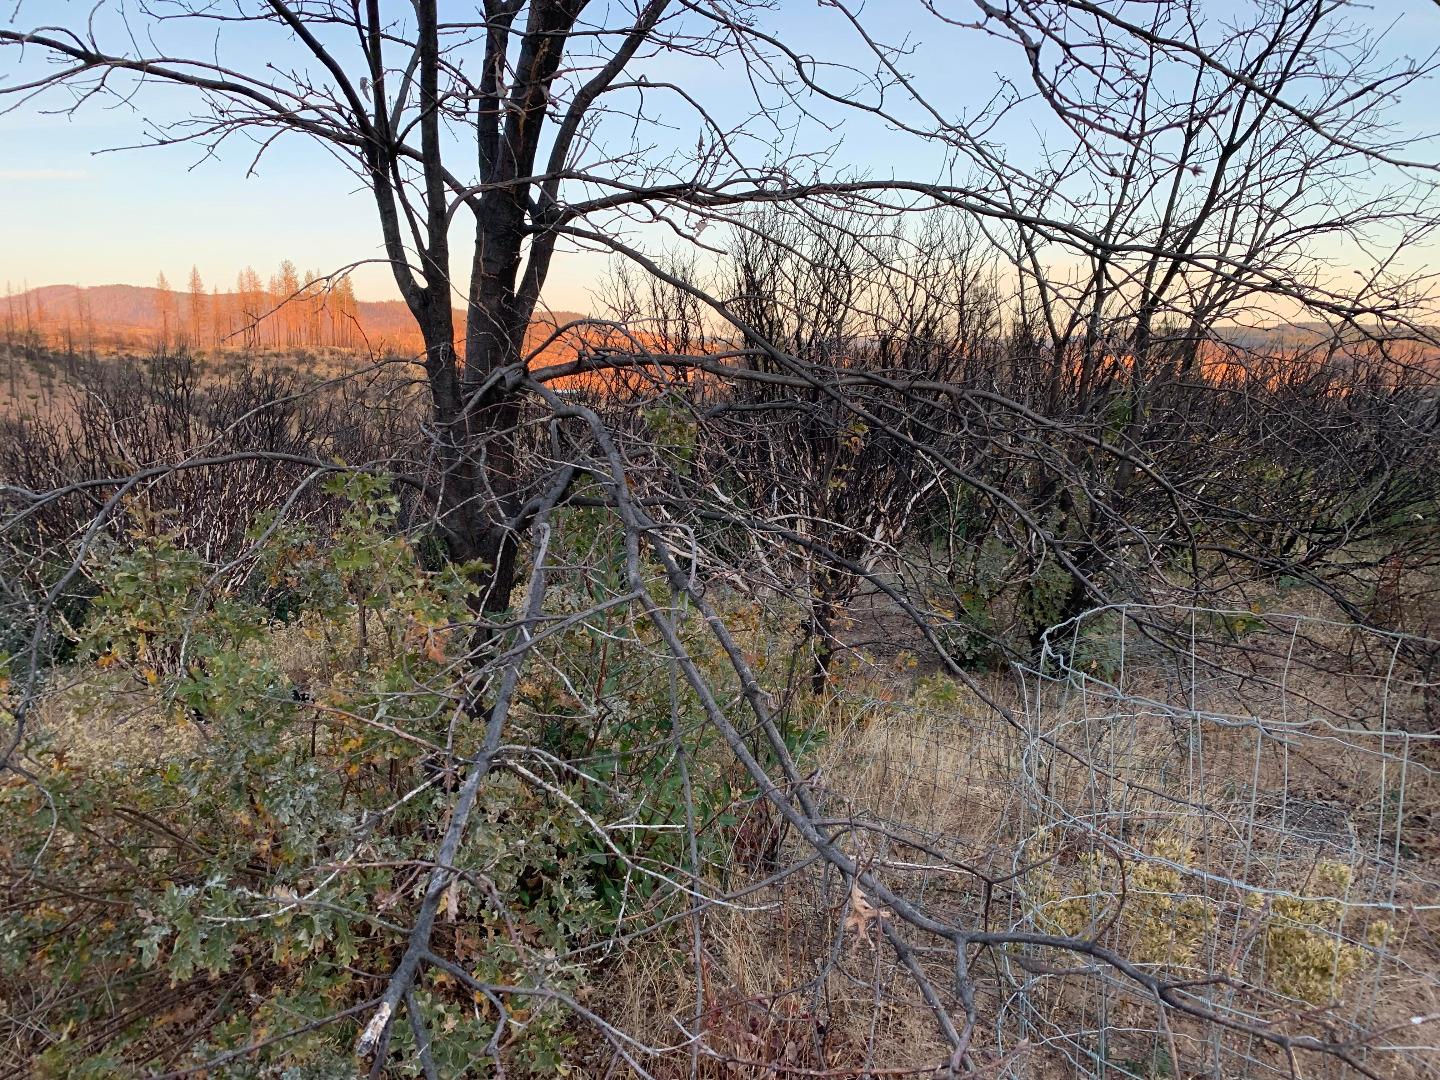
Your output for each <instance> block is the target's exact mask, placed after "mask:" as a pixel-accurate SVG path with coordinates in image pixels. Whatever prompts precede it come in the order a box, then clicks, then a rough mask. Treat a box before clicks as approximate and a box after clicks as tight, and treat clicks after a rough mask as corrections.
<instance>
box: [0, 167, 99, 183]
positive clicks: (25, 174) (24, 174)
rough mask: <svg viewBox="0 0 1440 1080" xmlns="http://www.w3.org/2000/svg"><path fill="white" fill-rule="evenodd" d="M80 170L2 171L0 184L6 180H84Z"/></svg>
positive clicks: (83, 174) (0, 171)
mask: <svg viewBox="0 0 1440 1080" xmlns="http://www.w3.org/2000/svg"><path fill="white" fill-rule="evenodd" d="M85 176H86V174H85V173H84V172H82V171H81V170H79V169H0V182H3V181H5V180H84V179H85Z"/></svg>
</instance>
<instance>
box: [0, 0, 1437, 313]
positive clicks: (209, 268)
mask: <svg viewBox="0 0 1440 1080" xmlns="http://www.w3.org/2000/svg"><path fill="white" fill-rule="evenodd" d="M10 2H11V0H6V2H5V3H4V4H3V8H4V9H8V8H9V7H10ZM1239 3H1240V0H1234V2H1232V0H1215V2H1213V3H1211V4H1209V5H1208V6H1207V10H1211V11H1213V12H1214V13H1215V14H1216V15H1222V14H1223V13H1224V11H1225V9H1226V8H1227V7H1228V8H1233V7H1235V6H1237V5H1238V4H1239ZM599 6H601V7H603V6H604V5H603V4H600V5H599ZM90 7H91V0H82V2H78V3H77V2H73V0H21V5H20V8H19V14H18V16H17V18H16V20H15V21H16V24H17V25H26V26H28V25H34V24H39V23H47V22H62V21H71V22H74V21H75V20H77V19H79V20H83V19H84V18H85V16H86V14H87V13H88V11H89V9H90ZM454 7H455V8H456V9H457V10H458V9H462V8H466V7H473V4H461V3H458V2H457V3H456V4H455V5H454ZM8 15H9V12H8V10H3V11H0V20H3V19H5V18H6V17H8ZM1356 15H1357V17H1361V18H1363V19H1365V20H1366V21H1369V22H1377V23H1384V22H1391V21H1393V22H1395V23H1396V26H1395V30H1394V32H1393V35H1392V38H1391V42H1392V49H1394V50H1396V51H1401V52H1406V53H1411V54H1415V53H1424V52H1426V51H1428V50H1429V49H1431V48H1434V47H1435V46H1436V45H1440V8H1437V6H1436V5H1435V4H1434V3H1432V2H1431V0H1374V2H1373V3H1371V4H1369V5H1368V6H1364V7H1361V6H1357V8H1356ZM868 24H869V26H870V27H871V29H872V30H873V31H874V32H876V33H877V36H883V37H884V39H886V40H888V41H891V42H896V41H899V40H901V39H909V40H910V41H911V42H912V43H913V44H914V45H915V46H916V51H915V53H914V55H913V56H912V57H910V58H909V60H908V62H907V67H908V69H909V70H910V71H911V72H913V73H914V75H915V77H916V79H917V81H918V82H919V83H920V85H921V86H922V88H923V89H924V90H925V91H926V92H927V93H928V94H930V95H931V96H932V97H933V99H934V100H935V101H937V102H940V103H943V104H944V105H945V107H946V108H947V109H948V111H949V112H950V113H951V114H956V113H962V112H964V111H965V110H966V109H967V108H973V107H977V106H978V105H979V104H980V103H982V102H983V101H984V100H985V99H986V98H988V97H989V96H990V94H991V93H993V92H994V90H995V88H996V87H997V85H998V82H999V77H1000V74H1001V73H1002V72H1005V73H1009V74H1012V75H1016V74H1018V69H1017V66H1016V65H1017V62H1018V57H1017V56H1016V55H1015V53H1014V51H1013V50H1009V49H1006V48H1005V47H1003V46H1001V45H999V44H998V43H995V42H993V41H990V40H987V39H985V38H983V37H980V36H978V35H975V34H973V33H967V32H964V31H955V30H941V29H940V28H939V27H938V25H937V24H936V22H935V20H934V19H933V18H931V17H929V16H926V15H925V14H924V13H923V12H922V11H921V9H920V5H919V4H918V3H913V2H907V0H872V2H871V3H870V5H869V10H868ZM767 28H771V29H773V31H774V32H775V33H776V34H777V36H779V37H782V38H784V39H786V40H788V41H792V42H796V43H799V44H800V45H802V46H803V48H804V50H805V51H807V52H809V53H810V54H812V55H814V56H816V57H822V58H834V59H836V60H840V61H852V60H859V59H860V58H862V55H863V50H862V49H861V48H860V46H859V44H858V43H857V42H856V40H855V39H854V36H853V31H852V30H851V29H850V28H849V27H848V25H847V24H845V23H844V22H843V21H842V20H840V19H839V18H838V17H837V16H836V15H835V13H833V12H832V11H828V10H827V9H825V8H824V7H823V6H821V5H819V4H817V3H815V0H782V2H781V3H779V4H778V6H777V10H776V11H775V12H774V13H773V17H772V18H771V19H770V20H769V22H768V23H767ZM164 33H165V34H168V35H169V36H168V37H167V36H161V37H160V38H159V40H160V42H161V44H162V46H163V47H165V48H166V49H167V50H172V51H175V52H179V51H181V50H182V49H185V48H189V49H195V48H196V47H197V46H199V47H200V48H201V49H202V50H203V48H204V47H205V44H206V42H208V40H209V38H208V34H202V33H199V32H197V31H195V30H193V29H192V30H186V31H185V32H183V33H179V34H177V33H176V28H175V27H173V26H170V27H166V28H164ZM104 40H105V39H104V36H103V35H102V43H103V42H104ZM111 40H115V39H113V38H112V39H111ZM227 48H229V49H230V51H229V52H227V60H228V62H230V63H232V64H233V65H234V66H237V67H238V66H242V64H246V63H248V64H256V63H259V62H262V61H269V62H275V63H284V62H285V59H286V58H287V57H289V56H292V55H297V54H295V53H293V52H292V51H291V49H292V46H291V45H290V44H289V43H286V42H283V41H277V39H276V37H275V30H274V29H273V28H271V29H268V30H266V31H265V32H264V34H263V36H251V37H249V38H247V39H242V40H240V41H238V42H236V43H234V44H233V45H231V46H228V47H227ZM0 63H3V64H13V59H12V58H10V57H8V56H7V55H6V53H0ZM667 66H673V67H676V68H680V69H683V74H684V76H685V77H686V79H687V85H690V86H692V87H694V89H695V91H696V93H697V94H699V95H700V96H703V97H705V98H706V99H707V100H708V101H709V102H710V103H711V104H712V105H713V106H714V107H715V108H717V109H719V110H721V111H722V112H723V111H724V110H725V109H726V108H728V107H730V106H731V105H732V104H733V102H734V101H738V100H739V99H740V98H741V97H743V95H739V94H732V93H731V92H730V83H731V81H732V80H734V79H735V78H737V77H738V76H737V75H735V74H733V73H732V74H726V73H722V72H717V71H714V70H713V69H708V70H704V71H700V70H698V69H697V68H696V66H695V65H694V64H693V63H691V62H687V61H685V60H683V59H680V60H676V61H673V63H669V64H667ZM27 68H29V70H33V68H30V67H29V65H28V64H27ZM651 68H652V70H654V69H655V68H656V63H654V62H652V64H651ZM17 74H20V73H19V72H16V71H15V70H13V68H12V70H11V71H8V72H7V71H6V70H5V69H4V68H3V67H0V77H5V78H13V77H15V76H16V75H17ZM697 80H698V81H697ZM1426 98H1428V99H1429V100H1426ZM62 100H63V99H61V98H57V97H55V96H51V97H48V98H46V99H44V101H43V102H42V103H36V104H31V105H27V106H25V107H24V108H22V109H20V110H19V111H17V112H13V113H11V114H10V115H6V116H0V199H3V200H4V204H5V219H4V220H5V228H4V238H3V242H0V282H9V284H10V285H11V286H12V287H17V288H18V287H19V286H20V285H21V284H22V283H23V282H28V283H29V284H31V285H35V284H42V283H43V284H50V283H56V282H69V283H77V284H103V283H110V282H132V283H140V284H145V283H151V282H153V281H154V278H155V275H156V273H157V272H159V271H164V273H165V274H166V275H167V276H168V277H169V279H170V280H171V282H172V284H174V285H176V286H181V285H183V282H184V281H185V278H186V276H187V275H188V273H189V269H190V266H191V265H192V264H194V265H196V266H198V267H199V269H200V272H201V274H202V276H203V277H204V278H205V280H206V282H207V284H209V283H215V284H219V285H220V286H221V288H226V287H228V286H230V285H231V284H232V283H233V281H234V276H235V273H236V272H237V271H238V270H239V269H241V268H242V267H243V266H245V265H247V264H249V265H253V266H255V268H256V269H257V270H259V271H260V272H261V273H262V275H268V274H269V273H270V272H271V271H272V270H273V269H274V267H275V266H276V265H277V264H278V263H279V261H280V260H281V259H286V258H288V259H291V260H293V261H294V262H295V263H296V264H297V265H298V266H300V267H301V268H302V269H304V268H315V269H317V270H320V271H330V270H333V269H335V268H337V267H340V266H343V265H345V264H347V263H351V262H355V261H358V260H363V259H371V258H375V257H376V256H377V255H378V254H379V236H378V228H377V227H376V225H375V223H374V217H373V209H372V204H371V202H370V201H369V197H368V195H367V194H366V193H364V192H363V191H360V190H358V189H357V185H356V181H355V180H354V178H353V177H351V176H350V175H349V174H348V173H346V172H345V171H344V170H343V169H342V168H341V167H340V166H339V165H338V164H337V163H336V162H335V161H334V160H333V159H332V158H331V157H330V156H329V155H328V154H327V153H326V152H324V151H323V150H322V149H320V148H319V147H317V146H315V145H314V144H312V143H309V142H307V141H306V140H304V139H300V138H287V139H283V140H281V141H280V142H279V143H278V144H276V146H275V147H274V148H273V149H272V150H270V151H269V152H268V153H267V154H266V156H265V157H264V159H263V160H262V162H261V164H260V166H259V169H258V171H257V172H256V173H255V174H254V175H247V168H248V166H249V164H250V161H249V157H250V153H249V152H248V151H247V148H246V147H244V146H243V145H241V144H239V143H237V144H235V145H233V146H231V147H228V148H225V149H224V150H223V151H222V153H221V154H220V156H219V157H218V158H215V159H208V160H202V155H201V154H200V152H199V151H198V149H197V148H196V147H194V146H179V147H165V148H151V149H143V150H126V151H119V152H111V153H97V151H100V150H103V149H105V148H111V147H118V146H123V145H125V144H127V143H134V142H136V141H139V140H140V138H141V137H142V133H143V119H144V118H145V117H147V116H148V117H150V118H153V119H156V120H170V119H175V118H178V117H180V116H183V115H184V114H185V112H186V109H187V101H188V100H189V99H188V98H187V97H186V95H185V94H184V92H181V91H177V90H175V89H174V88H159V87H156V88H151V89H146V90H144V91H142V92H141V93H140V94H139V95H137V96H136V98H135V99H134V101H133V103H132V105H130V106H128V107H127V106H121V107H100V106H99V104H98V103H91V104H90V105H89V106H87V107H85V108H82V109H81V110H79V111H78V112H76V113H74V114H73V115H54V114H50V115H47V114H46V113H45V112H44V111H42V109H43V108H44V107H48V108H51V109H53V108H55V107H56V106H57V105H60V104H61V103H62ZM1435 100H1440V94H1437V93H1435V91H1434V90H1431V92H1430V93H1428V94H1424V95H1421V94H1416V95H1413V96H1412V97H1411V98H1410V99H1409V100H1408V101H1406V102H1403V103H1401V105H1400V107H1399V108H1398V109H1397V112H1396V114H1395V118H1396V119H1397V120H1398V121H1400V122H1401V123H1402V124H1405V125H1406V126H1409V127H1413V129H1414V130H1417V131H1419V130H1422V128H1423V125H1426V124H1428V123H1430V122H1432V121H1433V108H1434V106H1433V102H1434V101H1435ZM662 119H664V116H663V114H662ZM812 135H813V138H811V139H810V140H808V142H807V145H810V146H814V145H822V144H828V143H839V151H838V154H837V158H836V161H837V164H838V165H840V166H841V167H842V168H843V169H845V170H847V171H850V172H863V173H867V174H870V175H873V176H888V175H906V176H914V177H916V178H920V179H936V178H939V177H940V175H941V174H942V173H943V161H942V159H941V157H940V156H939V154H938V153H937V152H936V151H935V150H934V149H933V148H930V147H926V146H923V145H919V144H917V143H916V142H915V140H913V139H910V138H907V137H903V136H899V135H897V134H896V133H894V132H892V131H889V130H887V129H885V128H884V126H883V125H880V124H877V123H874V122H870V121H866V120H864V119H859V118H852V119H850V120H848V121H846V122H845V123H844V124H843V126H842V127H841V128H840V129H839V130H837V131H836V133H835V134H834V135H826V134H824V133H823V132H820V131H818V129H812ZM1010 135H1011V138H1012V139H1014V140H1018V141H1021V142H1023V141H1024V140H1026V139H1031V140H1033V139H1035V137H1036V136H1035V133H1034V132H1033V131H1031V130H1027V129H1026V128H1025V127H1023V126H1016V127H1014V128H1012V129H1011V131H1010ZM689 137H690V138H691V139H692V140H693V135H691V136H689ZM677 138H678V136H677ZM1021 149H1022V150H1023V147H1022V148H1021ZM242 151H245V152H242ZM1434 156H1436V157H1440V148H1437V150H1436V152H1435V154H1434ZM465 232H466V229H465V226H463V225H462V226H461V227H460V228H459V229H457V234H456V243H457V246H459V247H461V248H462V249H463V247H464V241H465ZM605 265H606V260H605V259H604V258H603V257H601V256H598V255H580V256H576V257H572V258H567V259H559V260H557V262H556V265H555V270H554V272H553V274H552V279H551V285H550V287H549V288H548V289H547V296H546V299H547V301H548V302H549V304H550V305H551V306H553V307H556V308H562V309H584V308H586V307H588V306H590V304H589V292H590V289H591V287H592V286H593V284H594V281H595V280H596V278H597V277H598V276H599V275H601V274H602V273H603V272H604V268H605ZM356 283H357V291H358V292H359V294H360V295H361V296H362V297H363V298H369V299H388V298H392V297H394V296H395V295H396V292H395V288H394V284H393V281H392V279H391V278H390V275H389V271H388V269H387V268H385V267H384V266H379V265H372V266H367V267H363V268H361V269H360V270H359V271H357V273H356Z"/></svg>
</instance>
